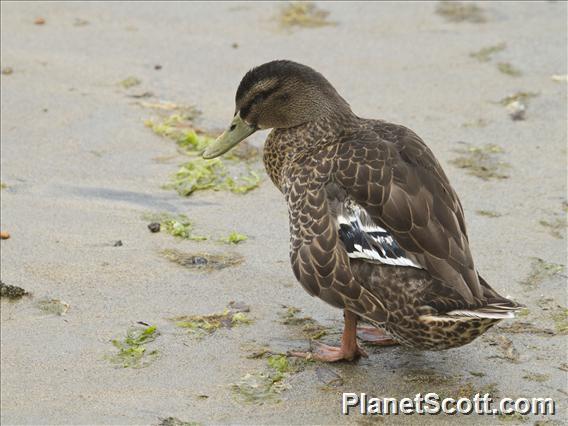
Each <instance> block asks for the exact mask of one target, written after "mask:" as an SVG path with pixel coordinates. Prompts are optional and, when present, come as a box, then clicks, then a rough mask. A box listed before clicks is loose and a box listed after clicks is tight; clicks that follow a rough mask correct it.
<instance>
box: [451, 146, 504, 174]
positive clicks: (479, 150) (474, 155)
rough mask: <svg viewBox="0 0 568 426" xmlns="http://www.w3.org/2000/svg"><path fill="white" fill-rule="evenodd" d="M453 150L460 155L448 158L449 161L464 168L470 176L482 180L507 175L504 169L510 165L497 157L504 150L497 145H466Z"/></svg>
mask: <svg viewBox="0 0 568 426" xmlns="http://www.w3.org/2000/svg"><path fill="white" fill-rule="evenodd" d="M466 145H467V144H466ZM455 152H457V153H459V154H461V155H460V156H458V157H456V158H454V159H453V160H450V163H451V164H453V165H454V166H456V167H458V168H460V169H465V170H466V171H467V173H468V174H470V175H472V176H475V177H478V178H480V179H483V180H491V179H496V180H500V179H507V178H508V177H509V176H508V175H507V174H505V170H506V169H507V168H509V167H510V164H509V163H506V162H504V161H501V160H500V159H499V156H500V155H501V154H502V153H503V152H504V150H503V148H501V147H500V146H499V145H495V144H485V145H482V146H470V145H467V146H466V147H465V148H459V149H455Z"/></svg>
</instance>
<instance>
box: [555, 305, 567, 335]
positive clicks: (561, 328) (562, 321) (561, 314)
mask: <svg viewBox="0 0 568 426" xmlns="http://www.w3.org/2000/svg"><path fill="white" fill-rule="evenodd" d="M551 319H552V321H554V329H555V330H556V332H557V333H558V334H563V335H565V334H568V309H567V308H562V307H560V306H559V307H557V308H556V309H555V310H554V311H553V312H552V314H551Z"/></svg>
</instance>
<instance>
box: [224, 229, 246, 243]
mask: <svg viewBox="0 0 568 426" xmlns="http://www.w3.org/2000/svg"><path fill="white" fill-rule="evenodd" d="M246 240H248V237H247V236H246V235H243V234H239V233H238V232H236V231H233V232H231V233H230V234H229V236H228V237H226V238H223V239H221V241H222V242H224V243H226V244H234V245H236V244H240V243H242V242H243V241H246Z"/></svg>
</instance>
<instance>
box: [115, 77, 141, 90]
mask: <svg viewBox="0 0 568 426" xmlns="http://www.w3.org/2000/svg"><path fill="white" fill-rule="evenodd" d="M140 83H142V82H141V81H140V80H139V79H138V78H136V77H133V76H130V77H127V78H125V79H124V80H122V81H121V82H120V83H119V84H120V85H121V86H122V87H124V88H125V89H130V88H131V87H134V86H138V85H139V84H140Z"/></svg>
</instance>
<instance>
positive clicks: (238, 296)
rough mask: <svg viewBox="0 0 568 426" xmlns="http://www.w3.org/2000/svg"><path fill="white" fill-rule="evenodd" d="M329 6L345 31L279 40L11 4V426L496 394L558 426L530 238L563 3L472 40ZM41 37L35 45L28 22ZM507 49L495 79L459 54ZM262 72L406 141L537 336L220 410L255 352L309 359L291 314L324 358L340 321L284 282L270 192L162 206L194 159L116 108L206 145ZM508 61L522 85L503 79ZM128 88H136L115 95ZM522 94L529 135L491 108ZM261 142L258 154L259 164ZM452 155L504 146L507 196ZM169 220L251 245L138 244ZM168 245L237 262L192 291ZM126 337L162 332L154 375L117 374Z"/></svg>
mask: <svg viewBox="0 0 568 426" xmlns="http://www.w3.org/2000/svg"><path fill="white" fill-rule="evenodd" d="M320 7H321V8H323V9H326V10H327V11H329V12H330V14H329V16H328V19H329V20H331V21H335V22H336V23H337V25H330V26H323V27H320V28H296V29H292V30H282V29H280V28H279V25H278V22H277V20H276V19H275V18H274V16H275V15H277V14H278V12H279V10H280V8H281V6H280V5H278V4H274V3H217V4H206V3H195V4H193V3H192V4H189V3H186V4H178V3H168V4H151V3H137V4H111V3H93V4H88V3H2V69H5V68H6V67H11V68H12V69H13V72H12V73H11V74H6V75H4V74H3V75H2V77H1V89H2V104H1V113H2V133H1V137H2V139H1V140H2V145H1V167H2V168H1V180H2V183H3V184H5V185H6V186H7V187H6V188H4V189H2V192H1V196H2V201H1V207H2V216H1V228H2V230H5V231H8V232H9V233H10V234H11V238H10V239H8V240H3V241H2V242H1V249H2V250H1V278H2V281H3V282H4V283H5V284H9V285H15V286H19V287H22V288H24V289H25V290H27V291H29V292H31V293H32V296H31V297H24V298H23V299H21V300H20V301H17V302H10V301H6V300H4V299H3V300H2V302H1V308H2V315H1V332H2V339H1V366H2V374H1V379H0V380H1V382H0V383H1V395H0V396H1V422H2V424H158V423H159V422H160V421H161V420H160V419H164V418H167V417H170V416H173V417H176V418H178V419H180V420H183V421H186V422H198V423H201V424H223V423H239V424H245V423H247V424H250V423H254V424H370V423H375V422H378V423H380V422H383V423H386V424H439V423H441V424H449V423H454V422H455V421H456V419H458V418H456V417H452V416H416V415H415V416H389V417H383V418H370V417H363V416H360V415H357V414H352V415H349V416H342V415H341V413H340V408H341V407H340V403H341V394H342V392H357V393H359V392H367V393H368V394H371V395H375V396H381V397H399V398H400V397H413V396H414V395H415V394H416V393H417V392H439V393H440V394H443V395H448V396H454V397H456V396H458V395H463V394H469V393H472V392H473V391H477V390H480V391H481V390H487V389H491V390H492V392H494V393H495V394H496V395H497V396H498V397H511V398H517V397H528V398H532V397H551V398H554V399H555V400H556V402H557V414H556V415H555V416H549V417H547V418H546V420H550V421H552V422H553V423H548V424H563V423H565V422H566V421H568V417H567V413H566V408H567V390H566V389H567V387H566V380H567V373H566V349H567V347H566V335H565V334H566V328H565V327H566V323H565V321H566V318H565V317H566V313H565V312H566V311H565V308H566V306H567V297H566V296H567V295H566V275H565V274H566V271H565V269H562V270H561V271H558V268H556V267H555V266H554V265H561V267H562V268H565V266H566V231H565V226H560V227H558V229H551V228H550V226H546V224H544V225H543V223H542V222H545V223H549V224H550V223H557V222H558V221H560V222H562V221H565V218H566V204H565V203H566V139H567V129H566V120H565V119H566V113H567V102H566V82H562V81H554V80H552V79H551V76H552V75H565V74H566V72H567V70H566V62H567V53H566V52H567V49H566V48H567V42H566V35H567V29H566V19H565V17H566V12H567V5H566V3H562V2H542V3H520V2H519V3H513V2H510V3H490V4H480V5H479V7H480V8H481V9H482V10H483V14H484V16H485V18H486V22H483V23H476V22H467V21H466V22H450V21H448V20H447V19H445V18H444V17H442V16H440V15H439V14H437V13H436V12H435V11H436V7H437V4H436V3H426V2H424V3H408V4H407V3H404V4H403V3H400V4H397V3H378V4H368V3H354V4H353V3H349V4H348V3H333V4H320ZM39 17H41V18H43V19H44V20H45V23H44V24H43V25H36V24H34V20H36V19H37V18H39ZM82 21H87V22H86V23H85V22H82ZM503 42H504V43H506V48H505V49H503V50H502V51H500V52H497V53H495V54H494V55H493V57H492V58H490V59H489V60H488V61H487V62H480V61H479V60H478V59H476V58H473V57H471V56H470V54H471V53H472V52H477V51H479V50H480V49H482V48H485V47H488V46H495V45H497V44H499V43H503ZM234 43H237V45H238V46H237V47H236V48H235V47H234V46H233V44H234ZM275 58H288V59H293V60H296V61H299V62H303V63H306V64H308V65H311V66H313V67H314V68H316V69H317V70H319V71H320V72H322V73H323V74H324V75H325V76H327V77H328V79H329V80H330V81H331V82H332V83H333V84H334V85H335V87H336V88H337V89H338V91H339V92H340V93H341V94H342V95H343V96H344V97H345V98H346V99H347V100H348V101H349V102H350V104H351V106H352V108H353V110H354V111H355V112H356V113H357V114H359V115H361V116H363V117H370V118H382V119H386V120H389V121H393V122H396V123H400V124H404V125H406V126H408V127H410V128H412V129H413V130H415V131H416V132H417V133H418V134H419V135H421V137H422V138H423V139H424V140H425V141H426V143H427V144H428V145H429V146H430V147H431V148H432V150H433V151H434V152H435V154H436V155H437V157H438V159H439V160H440V162H441V163H442V165H443V166H444V168H445V170H446V172H447V174H448V176H449V177H450V179H451V181H452V183H453V185H454V187H455V188H456V190H457V192H458V194H459V195H460V197H461V200H462V203H463V205H464V209H465V213H466V220H467V225H468V230H469V236H470V242H471V247H472V251H473V254H474V257H475V260H476V264H477V268H478V269H479V271H480V273H481V274H482V275H483V276H484V277H485V278H486V279H487V281H488V282H489V283H491V285H492V286H493V287H495V288H496V289H497V290H498V291H499V292H500V293H502V294H505V295H509V296H511V297H512V298H514V299H515V300H518V301H520V302H522V303H525V304H526V305H527V307H528V313H527V312H525V314H526V315H525V316H523V317H521V318H519V319H517V320H515V321H516V322H525V323H527V322H528V323H530V324H532V325H533V326H534V327H536V328H537V329H538V330H540V332H538V333H540V334H538V333H537V334H534V333H533V334H531V333H529V331H530V330H529V328H528V326H527V325H523V326H522V327H521V329H520V331H521V332H520V333H514V334H512V333H506V332H505V331H506V330H503V329H500V328H495V329H493V330H492V331H490V332H489V333H487V335H486V336H484V337H483V338H480V339H478V340H477V341H475V342H473V343H472V344H470V345H468V346H465V347H462V348H459V349H454V350H450V351H445V352H414V351H411V350H408V349H404V348H399V347H393V348H367V349H368V351H369V352H370V357H369V358H368V359H362V360H360V361H359V362H357V363H352V364H349V363H341V364H334V365H329V366H325V365H321V364H318V363H308V364H306V365H301V366H300V367H299V368H298V369H297V371H295V372H291V373H287V374H288V375H287V376H286V377H285V378H284V380H283V383H284V384H285V385H286V389H284V390H283V391H282V392H281V393H280V394H279V395H277V397H278V398H279V399H280V402H277V403H273V402H272V401H266V403H264V404H262V405H257V404H249V403H246V402H243V401H242V400H240V399H239V398H238V395H235V393H234V391H233V389H232V387H231V383H236V382H239V380H240V379H241V378H242V377H243V376H245V375H246V374H247V373H253V374H254V373H258V372H267V371H268V372H269V371H271V369H270V367H269V366H268V365H267V360H266V359H265V358H258V359H251V358H247V355H250V352H251V348H252V347H256V346H262V345H266V346H268V347H270V348H271V350H273V351H275V352H285V351H287V350H290V349H298V348H299V349H307V348H308V347H309V342H308V340H307V339H306V337H305V336H304V334H303V333H301V331H300V329H299V327H298V326H290V325H286V324H283V323H282V317H281V314H282V313H283V312H284V311H285V309H284V308H283V307H282V305H287V306H293V307H296V308H300V309H302V312H301V313H300V314H299V315H303V316H310V317H312V318H313V319H314V320H315V321H317V322H318V323H319V324H321V325H323V326H325V327H328V328H329V330H328V334H327V335H326V336H324V337H323V338H322V341H324V342H327V343H335V342H337V341H338V340H339V333H340V331H341V326H342V322H341V319H342V317H341V312H340V311H337V310H334V309H333V308H331V307H329V306H327V305H325V304H324V303H323V302H321V301H319V300H318V299H315V298H311V297H309V296H308V295H307V294H306V293H305V292H304V290H303V289H302V288H301V287H300V285H299V284H298V283H297V282H295V279H294V276H293V274H292V271H291V269H290V266H289V262H288V224H287V213H286V206H285V203H284V201H283V199H282V197H281V195H280V194H279V193H278V192H277V190H276V189H275V188H274V187H273V186H272V184H271V182H270V181H269V179H268V178H267V177H266V176H265V175H263V182H262V184H261V186H260V188H259V189H257V190H254V191H251V192H250V193H248V194H245V195H238V194H232V193H227V192H212V191H202V192H198V193H195V194H193V195H191V196H190V197H181V196H179V195H178V194H177V193H176V192H175V191H172V190H167V189H163V188H162V185H163V184H164V183H165V182H167V181H168V178H169V176H170V175H171V174H172V173H174V172H175V171H176V170H177V168H178V164H180V163H182V162H184V161H187V158H186V157H184V156H183V155H182V154H179V153H178V151H177V149H176V146H175V144H174V143H173V142H172V141H170V140H168V139H166V138H161V137H159V136H158V135H156V134H154V133H153V132H152V131H150V130H149V129H148V128H146V127H145V126H144V124H143V123H144V120H145V119H147V118H149V117H150V116H152V115H153V112H152V111H150V110H148V109H147V108H144V107H141V106H140V105H138V102H139V99H136V98H132V97H130V96H131V95H133V94H134V95H135V94H141V93H143V92H145V91H149V92H152V93H153V94H154V97H153V98H149V100H150V101H153V102H155V101H157V100H159V99H162V100H167V101H170V102H175V103H180V104H190V105H195V106H196V107H197V108H199V109H200V110H201V111H202V112H203V114H202V116H201V119H200V122H199V124H200V125H201V126H202V127H203V128H208V129H216V128H222V127H224V126H225V125H226V124H227V123H228V122H229V120H230V118H231V116H232V113H233V108H234V104H233V102H234V93H235V90H236V87H237V84H238V82H239V80H240V78H241V77H242V75H243V74H244V72H246V71H247V70H248V69H249V68H251V67H252V66H254V65H258V64H261V63H263V62H265V61H268V60H271V59H275ZM499 62H502V63H510V64H512V65H514V66H515V67H516V68H518V69H519V70H520V71H522V75H520V76H517V77H515V76H511V75H508V74H506V73H503V72H501V71H499V69H498V63H499ZM156 65H160V66H161V69H156V67H155V66H156ZM129 76H135V77H136V78H138V79H139V80H140V81H141V84H139V85H137V86H135V87H132V88H129V89H126V88H124V87H122V86H121V85H120V84H119V82H120V81H123V80H124V79H126V78H127V77H129ZM519 91H523V92H534V93H538V96H536V97H534V98H532V99H530V100H529V103H528V109H527V112H526V120H524V121H513V120H511V118H510V117H509V115H508V112H507V110H506V109H505V108H504V106H503V105H500V104H499V103H498V101H499V100H501V99H503V98H504V97H506V96H508V95H510V94H512V93H516V92H519ZM265 137H266V133H259V134H256V135H254V136H253V137H252V138H251V140H252V142H253V143H255V144H256V145H257V146H261V144H262V141H263V139H264V138H265ZM459 142H466V143H468V144H470V145H471V146H483V144H496V145H498V146H499V147H501V148H502V150H503V153H501V154H499V155H498V156H497V158H498V160H497V161H503V162H507V163H509V165H510V167H507V168H505V169H504V173H505V174H506V175H508V178H506V179H491V180H487V181H485V180H482V179H480V178H479V177H476V176H472V175H471V174H468V173H467V170H466V169H462V168H459V167H456V166H455V165H453V164H452V163H451V162H452V160H455V159H456V158H457V157H459V156H460V154H459V153H457V152H456V149H460V148H463V145H462V144H460V143H459ZM164 158H166V159H168V158H169V160H166V161H163V160H156V159H164ZM258 166H260V165H258ZM563 203H564V204H563ZM479 211H492V212H497V213H499V214H500V216H499V217H489V216H487V215H483V214H480V213H479ZM160 212H169V213H172V214H180V213H183V214H186V215H187V216H189V217H190V218H191V220H192V221H193V222H194V224H195V229H196V232H199V233H201V234H206V235H216V236H223V235H227V234H229V233H230V232H231V231H233V230H236V231H238V232H239V233H242V234H245V235H247V236H248V237H249V239H248V240H247V241H246V242H244V243H242V244H239V245H237V246H234V247H233V246H228V245H224V244H220V243H218V242H216V241H214V240H213V241H203V242H197V241H188V240H179V239H175V238H173V237H172V236H170V235H168V234H167V233H165V232H163V231H162V232H160V233H156V234H153V233H150V232H149V230H148V229H147V224H148V220H145V219H144V218H143V216H144V215H145V214H148V213H160ZM554 233H558V235H553V234H554ZM117 240H121V241H122V246H114V244H115V242H116V241H117ZM165 249H176V250H180V251H184V252H189V253H193V252H204V251H205V252H212V253H221V254H223V253H233V254H236V255H239V256H242V257H243V258H244V262H243V263H242V264H240V265H237V266H233V267H229V268H225V269H222V270H218V271H212V272H203V271H195V270H189V269H187V268H184V267H182V266H180V265H178V264H175V263H173V262H170V261H169V260H168V259H166V258H165V257H164V256H163V255H162V254H161V253H162V251H163V250H165ZM534 258H539V259H542V260H544V261H545V262H546V263H542V262H541V263H538V262H537V261H535V260H534ZM543 265H544V267H543ZM550 265H553V266H550ZM535 268H536V269H535ZM555 268H556V269H555ZM550 271H552V272H551V273H548V272H550ZM527 280H529V281H531V283H530V284H523V282H525V281H527ZM42 298H55V299H59V300H63V301H65V302H66V303H68V304H69V309H68V311H67V312H66V314H65V315H62V316H60V315H54V314H49V313H46V312H44V311H42V310H40V309H38V307H37V303H38V301H39V300H41V299H42ZM230 301H241V302H244V303H245V304H247V305H249V306H250V314H249V316H250V317H251V318H253V323H252V324H250V325H242V326H239V327H233V328H222V329H219V330H218V331H216V332H215V333H214V334H211V335H210V336H205V337H203V338H201V339H196V338H194V337H192V336H190V335H189V334H188V332H187V330H185V329H182V328H179V327H176V325H175V323H174V322H172V321H170V320H169V319H170V318H173V317H178V316H183V315H205V314H211V313H215V312H222V311H223V310H224V309H225V307H226V306H227V304H228V303H229V302H230ZM139 321H141V322H144V323H146V324H152V325H155V326H157V330H158V331H159V333H160V335H159V336H158V337H157V338H156V340H155V341H154V342H151V343H149V344H148V345H147V347H148V351H149V350H157V351H158V357H157V359H156V360H155V361H154V362H153V363H151V364H150V365H149V366H147V367H146V368H140V369H133V368H115V366H113V364H112V363H111V362H109V359H108V356H109V355H112V354H114V353H116V351H117V350H116V348H114V347H113V345H112V343H111V340H113V339H122V338H123V337H124V335H125V333H126V331H127V330H128V329H129V327H132V326H134V325H136V323H137V322H139ZM515 321H510V322H507V323H506V324H505V323H503V324H502V325H503V326H509V325H512V324H514V323H515ZM563 321H564V322H563ZM562 327H564V328H562ZM543 329H544V330H551V334H546V332H542V330H543ZM542 333H544V335H542ZM507 339H509V340H510V343H512V345H513V347H514V350H512V349H510V347H508V345H509V340H507ZM330 377H331V378H337V377H339V379H337V380H335V381H333V383H331V384H330V383H329V381H330V380H329V378H330ZM473 393H475V392H473ZM204 395H207V397H204ZM537 420H545V418H544V417H542V416H527V417H526V418H515V419H512V421H511V419H508V420H503V419H501V418H495V417H491V416H476V415H473V416H459V421H460V422H463V423H464V424H495V423H501V422H506V424H516V423H519V424H520V423H528V424H531V423H534V422H535V421H537ZM554 422H556V423H554Z"/></svg>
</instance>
